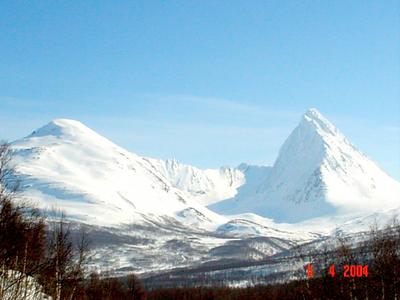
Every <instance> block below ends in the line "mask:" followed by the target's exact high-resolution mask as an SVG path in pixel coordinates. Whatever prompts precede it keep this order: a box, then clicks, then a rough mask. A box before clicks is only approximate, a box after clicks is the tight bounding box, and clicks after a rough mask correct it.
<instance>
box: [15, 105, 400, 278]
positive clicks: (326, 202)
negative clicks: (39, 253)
mask: <svg viewBox="0 0 400 300" xmlns="http://www.w3.org/2000/svg"><path fill="white" fill-rule="evenodd" d="M12 148H13V153H14V156H15V163H16V167H17V171H18V176H19V177H20V179H21V182H22V187H23V193H22V195H23V197H25V198H26V199H29V200H30V201H33V202H34V203H35V204H36V205H37V206H39V207H41V208H44V209H52V208H56V209H62V210H64V211H65V212H66V214H67V216H68V219H69V220H70V221H71V222H78V223H81V224H84V226H86V227H87V229H88V230H89V232H90V234H91V235H92V239H93V241H94V246H93V247H94V248H93V251H94V253H95V255H94V259H93V263H94V264H95V265H96V268H98V267H101V268H104V269H108V270H110V269H112V270H113V271H114V272H115V274H124V272H129V271H132V270H133V271H135V272H139V273H141V272H142V273H143V272H151V271H159V270H161V269H169V268H174V267H178V266H181V267H183V266H193V265H197V264H201V263H209V262H211V261H212V262H214V261H217V260H225V259H233V260H243V259H253V260H254V259H255V260H259V259H263V258H265V257H268V256H270V255H274V254H277V253H280V252H282V251H285V250H288V249H290V248H291V247H293V246H295V245H298V244H302V243H306V242H310V241H316V242H318V241H319V240H320V239H322V238H325V237H327V236H330V235H332V234H333V235H334V234H347V233H354V232H358V231H361V230H365V229H366V228H368V226H369V224H370V222H372V221H373V220H374V219H375V218H378V219H382V220H385V221H386V220H390V218H392V217H393V215H395V214H396V213H399V209H400V202H399V201H400V192H399V191H400V188H399V183H398V182H396V181H395V180H393V179H391V178H390V177H389V176H388V175H387V174H386V173H384V172H383V171H382V170H381V169H380V168H379V167H378V166H377V165H376V164H375V163H374V162H372V161H371V160H370V159H368V158H367V157H366V156H365V155H363V154H362V153H361V152H359V151H358V150H356V149H355V148H354V146H352V145H351V144H350V142H348V141H347V140H346V138H345V137H344V136H343V135H342V134H341V133H340V132H339V131H338V130H337V129H336V128H335V127H334V126H333V125H332V124H330V123H329V121H327V120H326V119H325V118H324V117H323V116H321V114H319V113H318V112H317V111H316V110H310V111H308V112H307V113H306V114H305V115H304V116H303V118H302V120H301V122H300V124H299V126H298V127H297V128H296V129H295V130H294V131H293V132H292V134H291V135H290V136H289V138H288V139H287V140H286V142H285V144H284V145H283V146H282V148H281V150H280V153H279V157H278V159H277V160H276V162H275V164H274V166H273V167H264V166H252V165H247V164H241V165H239V166H238V167H237V168H228V167H224V168H220V169H208V170H201V169H199V168H196V167H193V166H190V165H185V164H181V163H179V162H178V161H176V160H165V161H164V160H158V159H153V158H146V157H141V156H139V155H136V154H134V153H131V152H129V151H127V150H125V149H123V148H121V147H119V146H117V145H115V144H114V143H112V142H111V141H109V140H108V139H106V138H104V137H102V136H100V135H99V134H97V133H96V132H94V131H92V130H91V129H89V128H88V127H86V126H85V125H83V124H82V123H80V122H78V121H73V120H65V119H58V120H54V121H52V122H50V123H49V124H47V125H45V126H43V127H42V128H40V129H38V130H36V131H34V132H33V133H32V134H30V135H29V136H27V137H25V138H23V139H20V140H17V141H15V142H13V143H12ZM205 205H209V207H210V208H211V209H209V208H207V207H206V206H205ZM391 208H394V209H391ZM214 209H215V210H216V211H217V212H215V211H214ZM383 209H386V211H384V212H380V211H381V210H383ZM390 209H391V210H390ZM362 210H365V212H363V211H362ZM334 212H340V213H347V214H346V215H343V214H340V215H336V216H330V217H329V218H327V217H324V215H326V214H330V215H333V214H334ZM355 212H357V213H356V214H354V213H355ZM219 213H220V214H219ZM352 213H353V214H352ZM312 217H318V218H314V219H311V220H309V219H310V218H312ZM299 220H304V221H303V222H301V223H294V224H287V223H277V222H276V221H279V222H289V223H291V222H295V221H299Z"/></svg>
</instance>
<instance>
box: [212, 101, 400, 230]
mask: <svg viewBox="0 0 400 300" xmlns="http://www.w3.org/2000/svg"><path fill="white" fill-rule="evenodd" d="M246 179H247V177H246ZM399 206H400V183H399V182H397V181H395V180H394V179H392V178H391V177H390V176H389V175H387V174H386V173H385V172H384V171H383V170H381V169H380V168H379V167H378V166H377V165H376V164H375V163H374V162H373V161H372V160H371V159H369V158H368V157H367V156H365V155H364V154H362V153H361V152H360V151H358V150H357V149H356V148H355V147H354V146H353V145H352V144H351V143H350V142H349V141H348V140H347V139H346V138H345V137H344V135H343V134H342V133H340V132H339V130H338V129H336V128H335V127H334V126H333V125H332V124H331V123H330V122H329V121H328V120H327V119H326V118H325V117H323V116H322V115H321V114H320V113H319V112H318V111H317V110H316V109H310V110H309V111H307V112H306V113H305V114H304V115H303V117H302V119H301V121H300V124H299V125H298V126H297V127H296V128H295V129H294V131H293V132H292V133H291V134H290V136H289V137H288V138H287V140H286V141H285V143H284V144H283V146H282V147H281V149H280V151H279V155H278V158H277V160H276V161H275V163H274V166H273V167H272V169H271V170H270V171H269V174H268V176H267V177H264V180H263V181H262V182H261V183H260V184H259V185H258V186H257V187H256V188H252V189H250V191H249V192H248V191H246V193H241V190H240V189H239V192H238V194H237V195H236V196H235V197H234V198H232V199H228V200H225V201H221V202H219V203H216V204H214V205H211V206H209V207H210V208H211V209H212V210H215V211H217V212H218V213H222V214H237V213H245V212H252V213H255V214H259V215H262V216H265V217H269V218H273V219H274V220H275V221H278V222H291V223H296V222H299V221H303V220H307V219H311V218H315V217H320V216H330V215H335V214H342V213H351V212H359V211H363V212H366V213H368V212H374V211H379V210H385V209H390V208H396V207H399Z"/></svg>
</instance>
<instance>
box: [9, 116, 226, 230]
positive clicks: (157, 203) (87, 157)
mask: <svg viewBox="0 0 400 300" xmlns="http://www.w3.org/2000/svg"><path fill="white" fill-rule="evenodd" d="M13 149H14V153H15V157H16V164H17V166H18V168H17V171H18V172H19V174H20V176H21V178H22V182H23V184H24V195H25V196H26V197H27V198H29V199H33V200H34V201H35V202H37V203H38V204H39V206H40V207H42V208H47V209H51V208H53V207H57V208H60V209H64V210H65V211H66V212H67V214H68V215H69V216H70V218H73V219H75V220H77V221H81V222H85V223H88V224H97V225H109V224H121V223H131V222H137V221H140V220H141V219H142V216H143V215H147V216H148V215H151V216H154V217H157V216H170V217H175V216H179V218H180V220H181V221H183V222H186V221H187V222H189V223H191V222H195V223H202V224H203V225H205V226H207V225H210V224H211V225H212V224H214V223H221V222H224V221H225V218H223V217H221V216H219V215H217V214H215V213H213V212H211V211H209V210H208V209H206V208H205V207H204V206H202V205H199V204H197V203H196V202H194V201H192V200H191V199H190V197H189V196H190V195H188V194H186V193H185V192H184V191H181V190H179V189H177V188H175V187H174V186H172V185H171V183H170V181H169V179H167V178H166V177H165V176H164V174H163V173H162V172H160V171H159V170H158V169H157V166H156V165H153V164H152V160H149V159H146V158H142V157H140V156H138V155H136V154H133V153H130V152H128V151H126V150H124V149H122V148H121V147H118V146H117V145H115V144H113V143H112V142H110V141H109V140H107V139H106V138H104V137H102V136H100V135H98V134H97V133H95V132H94V131H92V130H91V129H89V128H87V127H86V126H84V125H83V124H81V123H80V122H77V121H73V120H64V119H60V120H54V121H52V122H50V123H49V124H47V125H46V126H44V127H42V128H40V129H38V130H36V131H34V132H33V133H32V134H31V135H29V136H27V137H26V138H24V139H21V140H18V141H16V142H14V143H13ZM188 210H189V211H190V212H191V213H187V212H188ZM185 212H186V214H185ZM200 225H201V224H200Z"/></svg>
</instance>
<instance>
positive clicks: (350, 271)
mask: <svg viewBox="0 0 400 300" xmlns="http://www.w3.org/2000/svg"><path fill="white" fill-rule="evenodd" d="M340 271H342V272H339V273H340V274H341V275H342V276H343V277H346V278H355V277H359V278H361V277H368V265H344V266H343V270H340ZM328 273H329V275H330V276H331V277H335V275H336V274H337V273H336V269H335V265H333V264H332V265H330V267H329V270H328ZM306 274H307V277H308V278H312V277H314V270H313V265H312V264H311V263H310V264H308V265H307V271H306Z"/></svg>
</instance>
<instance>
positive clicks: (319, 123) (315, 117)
mask: <svg viewBox="0 0 400 300" xmlns="http://www.w3.org/2000/svg"><path fill="white" fill-rule="evenodd" d="M299 126H300V127H307V128H311V129H313V130H316V131H317V132H318V133H319V134H322V133H329V134H339V131H338V130H337V129H336V127H335V126H334V125H333V124H332V123H331V122H330V121H329V120H328V119H327V118H325V117H324V116H323V115H322V114H321V113H320V112H319V111H318V110H317V109H316V108H310V109H308V110H307V111H306V112H305V113H304V115H303V117H302V120H301V122H300V125H299Z"/></svg>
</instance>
